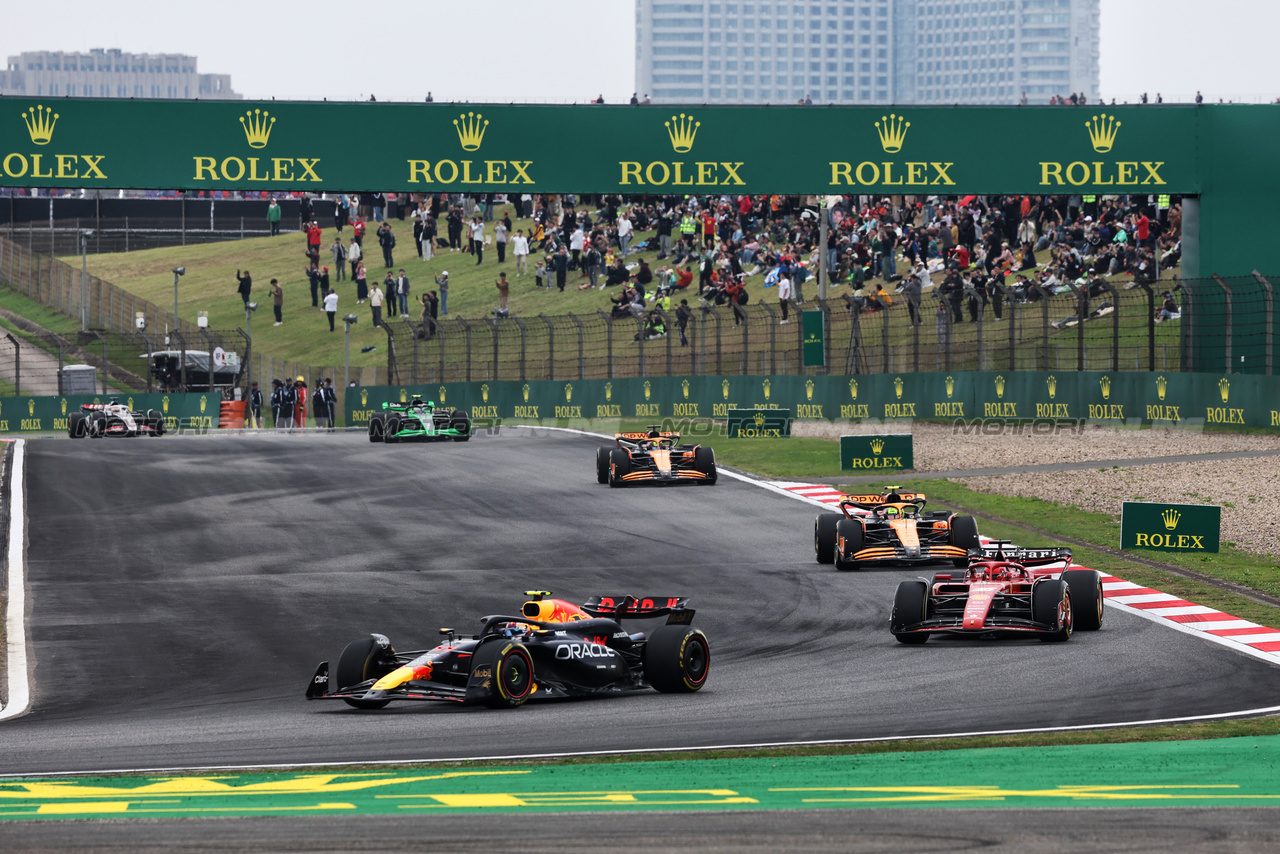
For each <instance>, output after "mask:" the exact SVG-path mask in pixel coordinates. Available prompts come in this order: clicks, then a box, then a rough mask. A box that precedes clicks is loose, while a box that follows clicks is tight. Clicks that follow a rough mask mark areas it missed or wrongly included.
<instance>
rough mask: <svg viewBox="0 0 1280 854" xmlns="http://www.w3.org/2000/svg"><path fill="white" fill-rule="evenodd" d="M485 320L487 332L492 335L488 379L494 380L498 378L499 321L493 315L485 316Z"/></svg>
mask: <svg viewBox="0 0 1280 854" xmlns="http://www.w3.org/2000/svg"><path fill="white" fill-rule="evenodd" d="M485 322H486V323H488V324H489V333H490V334H491V335H493V365H492V366H490V368H489V379H491V380H496V379H497V378H498V324H499V323H500V322H501V321H500V320H499V319H498V318H497V317H496V316H495V317H493V318H486V319H485Z"/></svg>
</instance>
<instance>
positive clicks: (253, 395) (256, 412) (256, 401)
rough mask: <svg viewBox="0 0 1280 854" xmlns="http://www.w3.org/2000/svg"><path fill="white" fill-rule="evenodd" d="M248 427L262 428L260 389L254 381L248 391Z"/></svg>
mask: <svg viewBox="0 0 1280 854" xmlns="http://www.w3.org/2000/svg"><path fill="white" fill-rule="evenodd" d="M249 426H250V427H253V428H255V429H256V428H258V427H261V426H262V389H260V388H258V383H257V382H256V381H255V382H254V383H253V386H252V388H250V389H249Z"/></svg>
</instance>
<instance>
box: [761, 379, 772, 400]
mask: <svg viewBox="0 0 1280 854" xmlns="http://www.w3.org/2000/svg"><path fill="white" fill-rule="evenodd" d="M761 386H763V388H764V399H765V400H768V399H769V386H770V383H769V381H768V380H765V381H764V382H763V383H761Z"/></svg>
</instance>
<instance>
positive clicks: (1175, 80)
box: [0, 0, 1280, 103]
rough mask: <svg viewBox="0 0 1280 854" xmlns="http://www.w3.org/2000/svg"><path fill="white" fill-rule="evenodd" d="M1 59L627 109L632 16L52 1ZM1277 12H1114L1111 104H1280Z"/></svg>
mask: <svg viewBox="0 0 1280 854" xmlns="http://www.w3.org/2000/svg"><path fill="white" fill-rule="evenodd" d="M6 7H7V11H6V12H5V15H4V26H3V28H0V55H2V56H5V57H8V56H11V55H16V54H18V53H20V52H22V51H24V50H68V51H71V50H87V49H89V48H94V47H105V48H111V47H118V48H121V49H123V50H127V51H132V52H135V53H187V54H193V55H195V56H197V57H199V60H200V65H199V68H200V70H201V71H203V72H211V73H220V74H230V75H231V82H232V85H233V87H234V88H235V89H236V91H238V92H241V93H243V94H244V95H246V96H247V97H250V98H270V97H272V96H274V97H276V98H289V99H301V100H319V99H320V98H322V97H328V98H333V99H339V100H350V99H367V98H368V97H369V95H370V93H373V94H376V95H377V97H378V99H379V100H414V101H419V100H421V99H422V98H423V97H424V96H425V94H426V93H427V91H431V92H432V93H433V95H434V96H435V98H436V99H437V100H470V101H520V102H541V101H547V102H557V103H571V102H574V101H577V102H583V101H586V100H588V99H591V98H594V97H596V96H597V95H600V94H603V95H604V97H605V100H606V101H607V102H609V103H618V102H620V101H622V102H625V101H626V100H627V99H629V98H630V96H631V92H632V90H633V89H634V87H635V82H634V81H635V59H634V57H635V33H634V14H635V12H634V2H633V0H542V2H530V0H462V2H440V0H416V2H406V0H375V2H369V3H361V2H350V0H343V2H331V0H302V2H297V0H295V2H289V0H267V2H262V0H253V2H248V0H214V2H200V3H196V2H191V0H109V2H108V0H46V2H39V3H35V2H22V3H19V2H16V0H15V2H13V3H11V4H6ZM1277 32H1280V2H1276V0H1217V2H1214V3H1206V2H1205V0H1102V84H1101V92H1102V95H1103V97H1104V98H1106V99H1108V100H1110V99H1111V98H1112V97H1116V98H1118V99H1120V100H1124V99H1126V98H1136V96H1137V95H1138V94H1140V93H1141V92H1143V91H1144V90H1145V91H1148V92H1150V93H1151V96H1152V98H1153V99H1154V97H1155V93H1156V92H1157V91H1159V92H1162V93H1164V95H1165V97H1166V100H1172V99H1173V98H1174V97H1181V98H1183V99H1187V98H1190V97H1191V96H1192V95H1194V94H1195V91H1196V90H1197V89H1199V90H1202V91H1203V92H1204V95H1205V99H1206V100H1207V101H1217V99H1218V98H1223V99H1224V100H1231V99H1235V100H1237V101H1241V100H1244V101H1253V100H1260V99H1261V100H1273V99H1274V98H1276V97H1277V96H1280V64H1278V63H1276V61H1275V58H1274V53H1275V45H1274V41H1275V34H1276V33H1277Z"/></svg>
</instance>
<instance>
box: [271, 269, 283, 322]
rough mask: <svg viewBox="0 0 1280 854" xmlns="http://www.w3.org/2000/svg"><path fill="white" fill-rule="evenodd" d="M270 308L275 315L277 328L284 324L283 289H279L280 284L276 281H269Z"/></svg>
mask: <svg viewBox="0 0 1280 854" xmlns="http://www.w3.org/2000/svg"><path fill="white" fill-rule="evenodd" d="M271 308H272V309H273V310H274V311H275V315H276V322H275V325H276V326H279V325H280V324H282V323H284V316H283V312H284V289H283V288H281V287H280V282H279V281H278V280H276V279H272V280H271Z"/></svg>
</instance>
